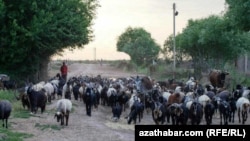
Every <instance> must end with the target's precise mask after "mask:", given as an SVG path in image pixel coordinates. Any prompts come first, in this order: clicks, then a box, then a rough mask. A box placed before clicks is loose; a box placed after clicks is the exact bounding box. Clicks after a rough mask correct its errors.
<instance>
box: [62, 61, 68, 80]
mask: <svg viewBox="0 0 250 141" xmlns="http://www.w3.org/2000/svg"><path fill="white" fill-rule="evenodd" d="M60 70H61V75H62V78H63V79H64V80H67V74H68V66H67V65H66V64H65V62H63V64H62V66H61V69H60Z"/></svg>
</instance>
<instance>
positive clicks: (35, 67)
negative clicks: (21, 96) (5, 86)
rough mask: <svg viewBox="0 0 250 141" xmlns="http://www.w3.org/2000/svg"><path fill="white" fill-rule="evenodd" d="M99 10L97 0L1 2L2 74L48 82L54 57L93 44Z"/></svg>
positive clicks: (21, 0)
mask: <svg viewBox="0 0 250 141" xmlns="http://www.w3.org/2000/svg"><path fill="white" fill-rule="evenodd" d="M97 6H98V4H97V2H96V0H88V1H85V2H83V1H82V0H67V1H65V0H55V1H54V0H53V1H51V0H43V1H36V0H29V1H27V0H13V1H9V0H0V9H1V12H0V21H1V24H2V26H1V28H0V32H1V37H0V41H1V44H0V54H1V56H0V64H1V68H0V72H1V73H7V74H10V75H12V76H14V77H17V78H22V79H24V78H27V77H31V78H32V79H34V76H35V75H36V74H38V75H37V76H41V77H42V78H37V79H45V78H46V73H47V67H48V62H49V60H50V57H51V56H53V55H54V54H57V53H60V52H62V51H63V49H65V48H72V49H74V48H83V45H85V44H88V43H89V42H90V41H91V40H92V37H93V35H92V29H91V25H92V19H93V18H94V17H95V9H96V7H97ZM16 68H18V69H16Z"/></svg>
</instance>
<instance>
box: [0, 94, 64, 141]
mask: <svg viewBox="0 0 250 141" xmlns="http://www.w3.org/2000/svg"><path fill="white" fill-rule="evenodd" d="M0 100H9V101H10V102H11V104H12V112H11V115H10V119H14V118H23V119H29V118H30V117H31V116H35V115H31V114H30V111H29V110H27V109H24V108H23V106H22V103H21V101H20V100H17V99H16V97H15V95H14V92H13V91H3V90H0ZM48 104H49V103H48ZM39 112H40V111H39ZM46 112H48V113H52V112H54V111H52V110H47V111H46ZM39 118H40V117H39ZM0 123H2V121H0ZM11 124H12V122H8V126H9V128H8V129H6V128H2V127H1V126H0V141H1V140H6V141H23V140H25V139H26V138H30V137H32V136H33V135H32V134H27V133H21V132H15V131H12V130H11V128H10V127H11ZM0 125H2V124H0ZM35 127H37V128H39V129H40V130H46V129H53V130H61V129H62V127H60V126H57V125H41V124H39V123H36V124H35Z"/></svg>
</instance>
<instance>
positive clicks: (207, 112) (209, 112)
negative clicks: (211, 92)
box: [204, 102, 215, 125]
mask: <svg viewBox="0 0 250 141" xmlns="http://www.w3.org/2000/svg"><path fill="white" fill-rule="evenodd" d="M214 113H215V107H214V104H213V103H212V102H208V103H206V105H205V107H204V116H205V120H206V124H207V125H211V124H212V120H213V115H214Z"/></svg>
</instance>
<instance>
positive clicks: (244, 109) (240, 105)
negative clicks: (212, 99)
mask: <svg viewBox="0 0 250 141" xmlns="http://www.w3.org/2000/svg"><path fill="white" fill-rule="evenodd" d="M236 107H237V112H238V118H239V123H241V116H242V124H245V122H246V121H247V117H248V111H249V107H250V102H249V100H248V99H247V98H245V97H240V98H239V99H238V100H237V101H236Z"/></svg>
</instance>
